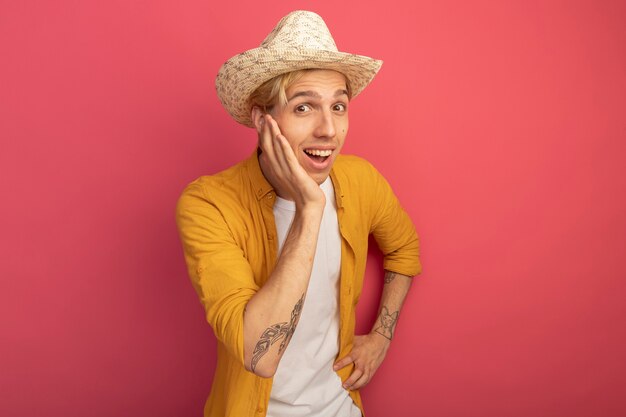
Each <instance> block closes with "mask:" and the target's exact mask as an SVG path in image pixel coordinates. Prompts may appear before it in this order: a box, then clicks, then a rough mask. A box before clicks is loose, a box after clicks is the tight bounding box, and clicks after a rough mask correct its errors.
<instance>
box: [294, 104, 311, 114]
mask: <svg viewBox="0 0 626 417" xmlns="http://www.w3.org/2000/svg"><path fill="white" fill-rule="evenodd" d="M295 111H296V113H306V112H308V111H311V106H309V105H308V104H298V105H297V106H296V107H295Z"/></svg>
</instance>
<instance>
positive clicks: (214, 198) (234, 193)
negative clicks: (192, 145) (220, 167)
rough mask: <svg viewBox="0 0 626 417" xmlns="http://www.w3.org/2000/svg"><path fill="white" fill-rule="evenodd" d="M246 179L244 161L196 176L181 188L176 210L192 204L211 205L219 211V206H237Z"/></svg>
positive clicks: (199, 205) (196, 205) (244, 187)
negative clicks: (222, 169)
mask: <svg viewBox="0 0 626 417" xmlns="http://www.w3.org/2000/svg"><path fill="white" fill-rule="evenodd" d="M246 179H247V175H246V165H245V161H242V162H240V163H238V164H236V165H233V166H232V167H230V168H227V169H225V170H224V171H221V172H218V173H216V174H212V175H203V176H201V177H198V178H196V179H195V180H193V181H192V182H190V183H189V184H187V186H186V187H185V188H184V189H183V191H182V193H181V194H180V196H179V198H178V201H177V211H179V212H180V211H181V210H185V209H187V208H190V207H194V206H195V207H201V206H213V207H215V208H217V209H218V210H220V211H221V209H220V207H222V208H225V207H237V206H238V205H240V204H241V198H242V197H244V195H245V194H246V193H245V190H246V189H247V188H249V186H248V187H246V184H247V183H249V181H247V180H246Z"/></svg>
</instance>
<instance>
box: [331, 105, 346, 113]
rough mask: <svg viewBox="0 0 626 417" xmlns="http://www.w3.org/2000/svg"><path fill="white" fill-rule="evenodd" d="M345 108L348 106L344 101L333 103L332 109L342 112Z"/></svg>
mask: <svg viewBox="0 0 626 417" xmlns="http://www.w3.org/2000/svg"><path fill="white" fill-rule="evenodd" d="M347 109H348V106H346V105H345V104H344V103H337V104H335V105H333V110H334V111H338V112H344V111H346V110H347Z"/></svg>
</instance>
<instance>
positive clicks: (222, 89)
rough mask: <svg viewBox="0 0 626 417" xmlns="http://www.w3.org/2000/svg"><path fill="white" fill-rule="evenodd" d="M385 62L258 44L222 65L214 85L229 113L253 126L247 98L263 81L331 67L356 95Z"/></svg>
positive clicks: (330, 52)
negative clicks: (292, 72)
mask: <svg viewBox="0 0 626 417" xmlns="http://www.w3.org/2000/svg"><path fill="white" fill-rule="evenodd" d="M382 63H383V62H382V61H380V60H378V59H374V58H369V57H366V56H362V55H355V54H350V53H346V52H338V51H325V50H317V49H316V50H309V49H304V48H298V49H293V48H291V49H269V48H264V47H259V48H255V49H251V50H248V51H246V52H243V53H241V54H239V55H236V56H234V57H232V58H231V59H229V60H228V61H226V62H225V63H224V65H222V67H221V68H220V70H219V72H218V75H217V78H216V80H215V86H216V89H217V95H218V97H219V99H220V101H221V102H222V105H223V106H224V108H225V109H226V111H228V113H229V114H230V115H231V116H232V117H233V118H234V119H235V120H236V121H237V122H239V123H241V124H243V125H245V126H248V127H253V124H252V120H251V119H250V108H249V103H248V99H249V97H250V95H251V94H252V93H253V92H254V91H255V90H256V89H257V88H258V87H259V86H260V85H261V84H263V83H264V82H266V81H268V80H270V79H272V78H274V77H276V76H278V75H281V74H285V73H287V72H291V71H296V70H301V69H330V70H334V71H338V72H340V73H342V74H343V75H345V76H346V78H347V79H348V81H349V83H350V88H351V90H352V97H353V98H354V97H356V96H357V95H358V94H359V93H360V92H361V91H363V89H364V88H365V87H367V85H368V84H369V83H370V82H371V81H372V79H374V77H375V76H376V73H377V72H378V70H379V69H380V67H381V66H382Z"/></svg>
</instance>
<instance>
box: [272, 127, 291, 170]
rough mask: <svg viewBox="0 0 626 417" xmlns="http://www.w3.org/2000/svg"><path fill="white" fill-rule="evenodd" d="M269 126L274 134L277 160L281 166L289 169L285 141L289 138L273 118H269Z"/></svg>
mask: <svg viewBox="0 0 626 417" xmlns="http://www.w3.org/2000/svg"><path fill="white" fill-rule="evenodd" d="M269 126H270V131H271V136H272V139H271V140H272V146H273V148H274V154H275V155H276V161H277V162H278V163H279V164H280V166H281V168H283V169H287V168H288V167H289V164H288V163H287V152H288V151H286V149H285V146H284V143H286V142H287V139H286V138H285V137H284V136H283V135H282V134H281V133H280V129H279V127H278V123H276V121H275V120H274V119H272V118H271V116H270V120H269Z"/></svg>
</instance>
